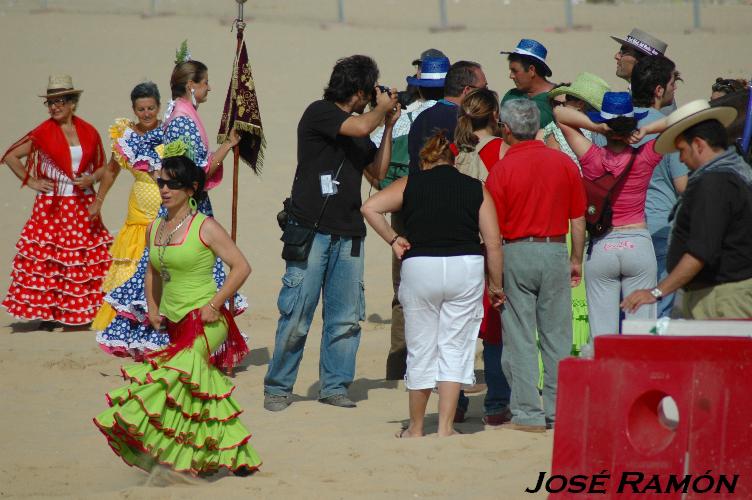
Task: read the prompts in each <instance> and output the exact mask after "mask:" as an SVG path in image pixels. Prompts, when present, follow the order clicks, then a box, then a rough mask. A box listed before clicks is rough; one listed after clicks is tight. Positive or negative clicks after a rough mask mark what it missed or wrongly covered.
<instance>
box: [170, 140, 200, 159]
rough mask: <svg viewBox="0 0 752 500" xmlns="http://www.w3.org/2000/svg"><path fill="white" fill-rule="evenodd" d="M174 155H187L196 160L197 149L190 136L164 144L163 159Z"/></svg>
mask: <svg viewBox="0 0 752 500" xmlns="http://www.w3.org/2000/svg"><path fill="white" fill-rule="evenodd" d="M173 156H185V157H186V158H190V160H191V161H193V162H195V161H196V151H195V150H194V148H193V146H192V145H191V141H190V137H188V136H185V139H183V138H180V139H175V140H174V141H172V142H169V143H167V144H165V145H164V149H163V150H162V159H165V158H171V157H173Z"/></svg>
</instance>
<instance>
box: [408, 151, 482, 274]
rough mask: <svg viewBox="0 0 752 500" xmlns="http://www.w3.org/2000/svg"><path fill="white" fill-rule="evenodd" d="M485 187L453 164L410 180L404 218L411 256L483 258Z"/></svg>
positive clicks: (412, 177) (428, 171) (415, 176)
mask: <svg viewBox="0 0 752 500" xmlns="http://www.w3.org/2000/svg"><path fill="white" fill-rule="evenodd" d="M482 203H483V185H482V184H481V183H480V181H479V180H477V179H473V178H472V177H470V176H467V175H465V174H462V173H460V171H459V170H457V169H456V168H455V167H453V166H451V165H438V166H436V167H433V168H432V169H430V170H424V171H422V172H418V173H416V174H410V175H409V176H408V177H407V185H406V186H405V192H404V194H403V197H402V216H403V217H404V220H405V236H406V237H407V239H408V241H409V242H410V250H408V251H407V252H405V255H404V257H403V259H407V258H410V257H452V256H456V255H481V254H482V252H481V246H480V236H479V235H478V232H479V230H480V228H479V222H478V217H479V211H480V206H481V204H482Z"/></svg>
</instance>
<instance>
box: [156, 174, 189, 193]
mask: <svg viewBox="0 0 752 500" xmlns="http://www.w3.org/2000/svg"><path fill="white" fill-rule="evenodd" d="M157 186H158V187H159V189H162V188H163V187H165V186H167V189H173V190H177V189H183V188H184V187H185V186H183V183H182V182H180V181H179V180H177V179H162V178H161V177H157Z"/></svg>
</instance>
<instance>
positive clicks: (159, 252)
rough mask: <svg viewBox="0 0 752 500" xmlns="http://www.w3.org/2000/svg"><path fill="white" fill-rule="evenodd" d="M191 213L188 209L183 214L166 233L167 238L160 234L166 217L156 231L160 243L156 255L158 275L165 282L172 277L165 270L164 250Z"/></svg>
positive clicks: (163, 228) (165, 224) (162, 232)
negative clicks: (168, 232) (157, 258)
mask: <svg viewBox="0 0 752 500" xmlns="http://www.w3.org/2000/svg"><path fill="white" fill-rule="evenodd" d="M191 215H192V212H191V211H190V210H188V213H186V214H185V216H184V217H183V220H181V221H180V222H179V223H178V225H177V226H175V229H173V230H172V231H170V234H168V235H167V239H166V240H165V239H164V238H163V237H162V236H163V234H164V231H165V227H166V226H167V219H165V220H164V222H163V223H162V224H160V225H159V231H158V232H157V239H158V240H159V241H161V242H163V243H162V245H161V246H159V247H158V248H157V256H158V257H159V275H160V276H161V277H162V281H164V282H165V283H167V282H169V281H170V279H172V277H171V276H170V272H169V271H168V270H167V266H166V265H165V261H164V256H165V252H167V247H168V246H169V245H170V242H171V241H172V237H173V236H174V235H175V233H176V232H178V230H179V229H180V228H181V227H183V224H185V221H187V220H188V217H190V216H191Z"/></svg>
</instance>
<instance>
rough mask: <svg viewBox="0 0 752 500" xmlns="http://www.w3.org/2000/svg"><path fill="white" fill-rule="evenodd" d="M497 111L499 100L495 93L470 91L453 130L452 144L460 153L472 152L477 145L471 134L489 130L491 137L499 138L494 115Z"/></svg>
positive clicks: (490, 91) (474, 136)
mask: <svg viewBox="0 0 752 500" xmlns="http://www.w3.org/2000/svg"><path fill="white" fill-rule="evenodd" d="M498 111H499V98H498V97H497V95H496V92H494V91H492V90H488V89H475V90H472V91H470V92H469V93H468V94H467V95H466V96H465V98H464V99H463V100H462V105H460V110H459V115H458V117H457V128H456V129H455V130H454V143H455V144H456V145H457V148H458V149H459V150H460V151H472V150H474V149H475V145H476V144H478V137H477V136H476V135H475V134H474V133H473V132H475V131H476V130H483V129H484V128H490V129H491V135H495V136H497V137H500V136H501V129H500V128H499V124H498V123H497V121H496V119H495V117H494V114H495V113H498Z"/></svg>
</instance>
